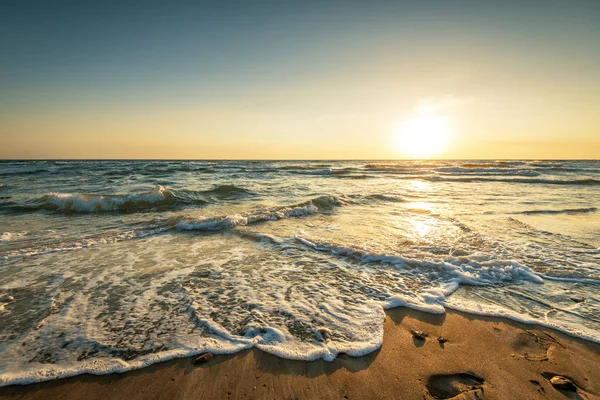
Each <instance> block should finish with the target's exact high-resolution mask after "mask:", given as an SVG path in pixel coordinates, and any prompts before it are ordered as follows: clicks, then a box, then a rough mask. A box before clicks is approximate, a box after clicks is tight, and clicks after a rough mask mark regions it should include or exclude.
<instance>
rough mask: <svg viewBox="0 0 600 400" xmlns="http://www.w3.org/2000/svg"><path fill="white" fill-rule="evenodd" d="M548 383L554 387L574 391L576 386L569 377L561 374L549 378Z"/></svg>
mask: <svg viewBox="0 0 600 400" xmlns="http://www.w3.org/2000/svg"><path fill="white" fill-rule="evenodd" d="M550 383H551V384H552V386H554V388H555V389H559V390H565V391H567V392H576V391H577V386H576V385H575V384H574V383H573V382H572V381H571V380H570V379H569V378H566V377H564V376H561V375H556V376H553V377H552V378H550Z"/></svg>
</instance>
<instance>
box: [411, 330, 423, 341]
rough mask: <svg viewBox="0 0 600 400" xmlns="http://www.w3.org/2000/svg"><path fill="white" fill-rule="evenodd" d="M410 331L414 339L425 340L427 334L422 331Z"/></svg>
mask: <svg viewBox="0 0 600 400" xmlns="http://www.w3.org/2000/svg"><path fill="white" fill-rule="evenodd" d="M410 333H412V336H413V337H414V338H415V339H419V340H425V338H426V337H427V334H426V333H425V332H423V331H410Z"/></svg>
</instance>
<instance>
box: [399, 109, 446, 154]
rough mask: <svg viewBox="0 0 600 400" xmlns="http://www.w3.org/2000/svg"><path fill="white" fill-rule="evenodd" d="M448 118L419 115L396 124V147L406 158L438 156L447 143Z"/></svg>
mask: <svg viewBox="0 0 600 400" xmlns="http://www.w3.org/2000/svg"><path fill="white" fill-rule="evenodd" d="M448 136H449V129H448V118H447V117H444V116H439V115H419V116H416V117H413V118H410V119H407V120H404V121H401V122H400V123H399V124H398V128H397V131H396V133H395V139H396V146H397V148H398V150H399V151H400V152H401V153H402V154H403V155H404V156H406V157H410V158H427V157H432V156H435V155H437V154H439V153H440V152H441V151H442V150H444V148H445V147H446V144H447V142H448Z"/></svg>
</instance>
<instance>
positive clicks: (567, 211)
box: [515, 207, 598, 214]
mask: <svg viewBox="0 0 600 400" xmlns="http://www.w3.org/2000/svg"><path fill="white" fill-rule="evenodd" d="M596 211H598V209H597V208H596V207H585V208H565V209H562V210H526V211H520V212H517V213H515V214H586V213H593V212H596Z"/></svg>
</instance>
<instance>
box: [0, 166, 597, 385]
mask: <svg viewBox="0 0 600 400" xmlns="http://www.w3.org/2000/svg"><path fill="white" fill-rule="evenodd" d="M598 208H600V162H598V161H435V162H434V161H423V162H411V161H397V162H391V161H390V162H385V161H373V162H369V161H351V162H350V161H348V162H345V161H332V162H324V161H318V162H308V161H302V162H301V161H298V162H293V161H286V162H266V161H265V162H262V161H247V162H242V161H219V162H217V161H86V162H77V161H73V162H69V161H32V162H16V161H10V162H8V161H7V162H0V235H1V237H0V385H7V384H11V383H27V382H33V381H39V380H47V379H53V378H57V377H62V376H68V375H74V374H77V373H82V372H92V373H107V372H113V371H125V370H128V369H132V368H139V367H142V366H144V365H148V364H150V363H153V362H156V361H159V360H164V359H168V358H172V357H181V356H186V355H192V354H197V353H199V352H202V351H206V350H209V351H213V352H217V353H230V352H236V351H239V350H241V349H244V348H248V347H253V346H254V347H257V348H259V349H262V350H264V351H267V352H270V353H273V354H277V355H279V356H282V357H286V358H295V359H316V358H323V359H326V360H331V359H333V358H335V357H336V355H337V354H338V353H340V352H345V353H348V354H350V355H361V354H365V353H367V352H370V351H373V350H375V349H377V348H378V347H379V346H380V345H381V343H382V340H383V337H382V335H383V321H384V312H383V309H384V308H389V307H394V306H400V305H404V306H408V307H412V308H415V309H419V310H424V311H428V312H432V313H443V312H444V310H445V309H449V308H451V309H458V310H463V311H469V312H473V313H478V314H485V315H501V316H506V317H510V318H513V319H516V320H520V321H524V322H537V323H540V324H542V325H545V326H549V327H554V328H557V329H560V330H562V331H564V332H567V333H569V334H572V335H575V336H579V337H583V338H586V339H589V340H594V341H600V249H599V247H600V212H599V210H598Z"/></svg>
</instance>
